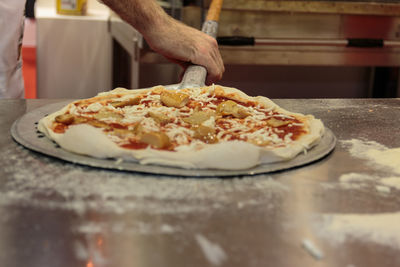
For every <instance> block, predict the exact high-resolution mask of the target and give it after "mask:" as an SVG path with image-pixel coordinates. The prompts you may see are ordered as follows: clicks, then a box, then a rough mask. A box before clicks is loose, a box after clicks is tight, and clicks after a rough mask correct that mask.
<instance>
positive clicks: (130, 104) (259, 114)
mask: <svg viewBox="0 0 400 267" xmlns="http://www.w3.org/2000/svg"><path fill="white" fill-rule="evenodd" d="M39 130H40V131H41V132H43V133H44V134H46V136H47V137H48V138H50V139H52V140H54V141H55V142H56V143H58V144H59V145H60V146H61V147H62V148H63V149H65V150H68V151H71V152H74V153H78V154H84V155H88V156H91V157H96V158H116V159H122V160H127V161H139V162H140V163H141V164H158V165H167V166H175V167H181V168H202V169H204V168H210V169H227V170H234V169H246V168H251V167H254V166H257V165H259V164H268V163H272V162H278V161H286V160H290V159H292V158H294V157H295V156H296V155H298V154H299V153H302V152H306V151H307V149H310V148H311V147H312V146H314V145H316V144H317V143H318V142H319V140H320V139H321V136H322V135H323V132H324V126H323V124H322V122H321V121H320V120H318V119H315V118H314V117H313V116H312V115H302V114H298V113H292V112H289V111H286V110H284V109H282V108H280V107H279V106H277V105H276V104H275V103H273V102H272V101H271V100H269V99H268V98H266V97H262V96H258V97H250V96H248V95H246V94H245V93H243V92H242V91H240V90H237V89H234V88H228V87H222V86H218V85H213V86H208V87H199V88H187V89H180V90H170V89H166V88H165V87H162V86H156V87H153V88H150V89H139V90H127V89H123V88H117V89H114V90H112V91H110V92H105V93H100V94H99V95H97V96H96V97H93V98H89V99H84V100H78V101H75V102H72V103H70V104H69V105H67V106H66V107H64V108H62V109H61V110H59V111H57V112H55V113H53V114H50V115H48V116H46V117H44V118H43V119H41V120H40V122H39Z"/></svg>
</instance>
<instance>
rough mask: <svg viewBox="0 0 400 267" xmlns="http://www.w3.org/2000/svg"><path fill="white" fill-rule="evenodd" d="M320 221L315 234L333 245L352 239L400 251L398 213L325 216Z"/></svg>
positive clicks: (399, 213)
mask: <svg viewBox="0 0 400 267" xmlns="http://www.w3.org/2000/svg"><path fill="white" fill-rule="evenodd" d="M320 219H321V220H317V221H318V223H317V224H316V228H315V230H316V232H317V233H318V234H319V235H320V236H321V237H323V238H326V239H327V240H328V241H329V242H332V243H334V244H340V243H343V242H344V241H346V240H348V239H354V240H360V241H362V242H373V243H376V244H379V245H385V246H391V247H393V248H396V249H400V224H399V222H400V212H395V213H380V214H326V215H323V216H322V218H320Z"/></svg>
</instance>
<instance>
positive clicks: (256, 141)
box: [249, 139, 272, 146]
mask: <svg viewBox="0 0 400 267" xmlns="http://www.w3.org/2000/svg"><path fill="white" fill-rule="evenodd" d="M249 143H252V144H253V145H256V146H267V145H269V144H271V143H272V142H271V141H270V140H260V139H250V140H249Z"/></svg>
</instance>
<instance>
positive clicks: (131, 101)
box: [110, 97, 140, 108]
mask: <svg viewBox="0 0 400 267" xmlns="http://www.w3.org/2000/svg"><path fill="white" fill-rule="evenodd" d="M139 103H140V97H135V98H131V99H128V100H123V101H113V102H111V103H110V105H111V106H113V107H114V108H123V107H126V106H134V105H138V104H139Z"/></svg>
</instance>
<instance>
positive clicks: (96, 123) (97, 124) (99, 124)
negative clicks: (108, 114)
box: [87, 120, 111, 130]
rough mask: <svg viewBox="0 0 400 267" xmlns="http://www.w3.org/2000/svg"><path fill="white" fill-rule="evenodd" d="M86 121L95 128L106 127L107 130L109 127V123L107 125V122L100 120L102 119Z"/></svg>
mask: <svg viewBox="0 0 400 267" xmlns="http://www.w3.org/2000/svg"><path fill="white" fill-rule="evenodd" d="M87 123H88V124H90V125H92V126H94V127H96V128H104V129H107V130H110V129H111V126H110V125H108V124H107V123H105V122H102V121H97V120H89V121H88V122H87Z"/></svg>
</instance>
